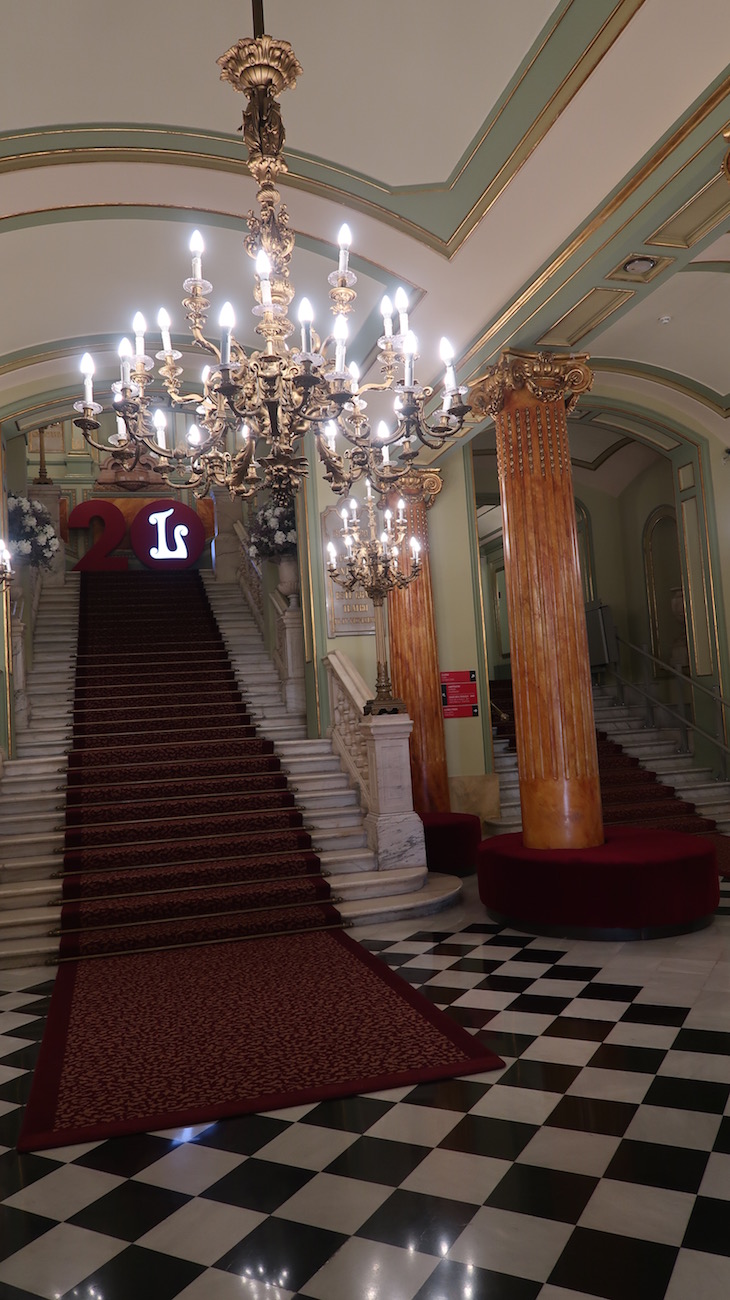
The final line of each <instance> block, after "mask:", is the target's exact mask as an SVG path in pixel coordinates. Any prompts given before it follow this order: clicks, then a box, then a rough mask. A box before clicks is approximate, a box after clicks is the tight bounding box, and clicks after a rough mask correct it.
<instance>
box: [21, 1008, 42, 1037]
mask: <svg viewBox="0 0 730 1300" xmlns="http://www.w3.org/2000/svg"><path fill="white" fill-rule="evenodd" d="M18 1010H19V1011H20V1010H21V1008H20V1007H18ZM33 1010H34V1011H35V1007H34V1008H33ZM45 1028H46V1018H45V1016H41V1018H40V1019H39V1020H28V1021H27V1022H26V1024H24V1025H21V1026H20V1028H19V1029H17V1030H16V1031H15V1032H16V1033H17V1035H18V1038H30V1039H32V1040H33V1042H40V1040H41V1039H42V1037H43V1034H44V1032H45Z"/></svg>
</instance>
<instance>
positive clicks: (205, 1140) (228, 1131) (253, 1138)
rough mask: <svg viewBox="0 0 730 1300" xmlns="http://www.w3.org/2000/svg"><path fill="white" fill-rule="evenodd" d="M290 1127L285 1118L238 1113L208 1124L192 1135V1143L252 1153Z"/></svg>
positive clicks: (218, 1149) (217, 1148)
mask: <svg viewBox="0 0 730 1300" xmlns="http://www.w3.org/2000/svg"><path fill="white" fill-rule="evenodd" d="M290 1127H291V1125H290V1123H289V1121H288V1120H283V1119H274V1118H273V1116H271V1115H239V1116H238V1118H237V1119H222V1120H220V1121H219V1122H218V1123H217V1124H212V1125H211V1127H210V1128H207V1129H206V1130H205V1132H204V1133H201V1134H200V1137H197V1138H195V1144H196V1146H200V1147H214V1148H215V1149H216V1151H235V1152H236V1154H237V1155H242V1156H253V1155H255V1154H256V1152H257V1151H260V1150H261V1147H265V1146H266V1144H267V1143H268V1142H273V1140H274V1138H275V1137H278V1136H279V1134H280V1133H283V1132H284V1130H285V1129H287V1128H290Z"/></svg>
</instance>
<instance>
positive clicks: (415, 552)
mask: <svg viewBox="0 0 730 1300" xmlns="http://www.w3.org/2000/svg"><path fill="white" fill-rule="evenodd" d="M411 554H412V556H413V562H414V564H416V563H417V562H418V557H419V555H420V554H421V543H420V542H419V541H418V539H417V538H416V537H412V538H411Z"/></svg>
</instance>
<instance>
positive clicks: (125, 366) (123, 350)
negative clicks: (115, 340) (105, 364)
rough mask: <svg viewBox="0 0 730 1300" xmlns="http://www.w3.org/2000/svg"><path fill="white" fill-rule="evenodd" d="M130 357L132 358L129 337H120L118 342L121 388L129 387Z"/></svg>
mask: <svg viewBox="0 0 730 1300" xmlns="http://www.w3.org/2000/svg"><path fill="white" fill-rule="evenodd" d="M131 358H132V344H131V343H130V341H129V339H122V341H121V343H120V344H119V360H120V362H121V365H120V371H121V377H122V388H129V380H130V375H131Z"/></svg>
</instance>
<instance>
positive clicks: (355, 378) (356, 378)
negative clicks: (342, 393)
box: [347, 361, 360, 394]
mask: <svg viewBox="0 0 730 1300" xmlns="http://www.w3.org/2000/svg"><path fill="white" fill-rule="evenodd" d="M347 369H348V370H349V372H350V375H351V376H352V379H351V383H350V392H351V393H353V394H355V393H358V392H359V391H360V367H359V366H358V364H357V362H356V361H351V362H350V364H349V366H348V367H347Z"/></svg>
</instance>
